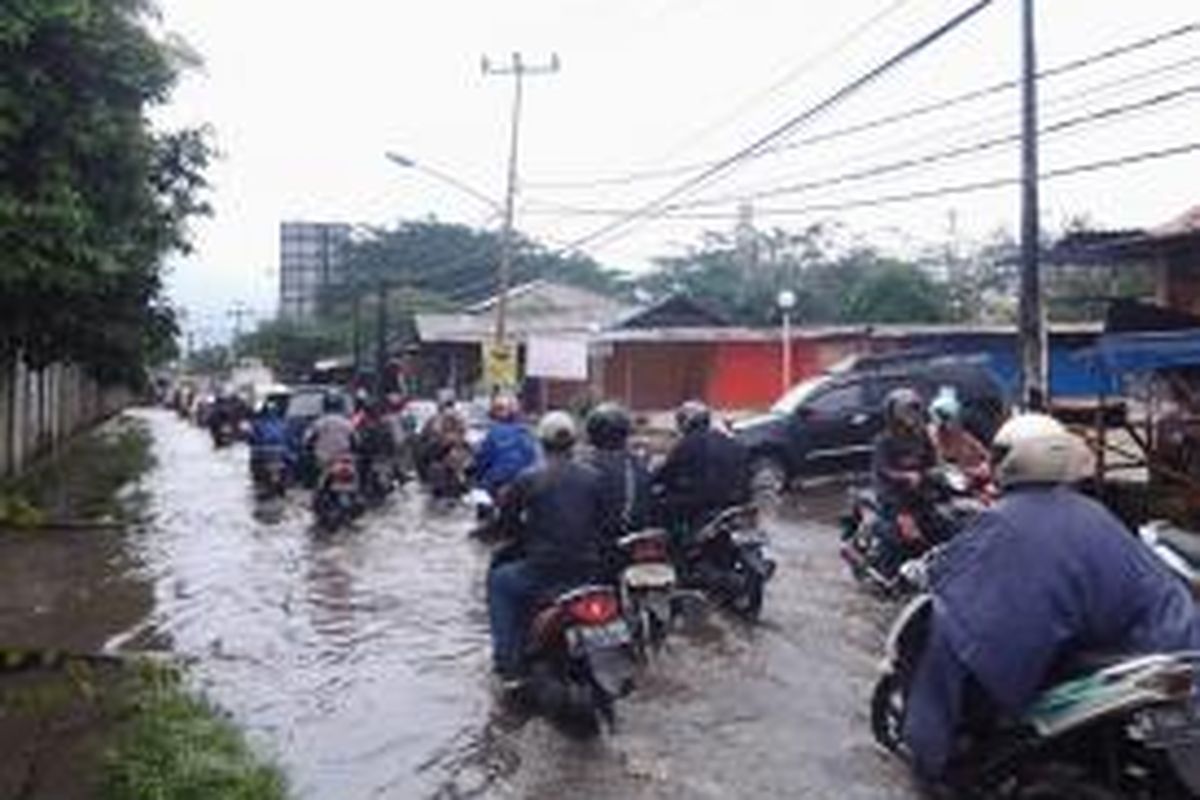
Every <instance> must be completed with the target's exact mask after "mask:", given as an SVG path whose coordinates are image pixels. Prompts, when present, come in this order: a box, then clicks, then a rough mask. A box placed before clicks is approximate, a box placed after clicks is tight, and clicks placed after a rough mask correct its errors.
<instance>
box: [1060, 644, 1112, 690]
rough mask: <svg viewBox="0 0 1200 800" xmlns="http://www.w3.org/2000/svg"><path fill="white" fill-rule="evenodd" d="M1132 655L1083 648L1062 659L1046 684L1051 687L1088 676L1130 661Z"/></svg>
mask: <svg viewBox="0 0 1200 800" xmlns="http://www.w3.org/2000/svg"><path fill="white" fill-rule="evenodd" d="M1131 657H1132V656H1130V654H1129V653H1121V652H1116V651H1112V650H1083V651H1080V652H1078V653H1073V654H1071V655H1070V656H1067V657H1066V658H1065V659H1062V660H1061V661H1060V662H1059V663H1058V664H1057V665H1056V666H1055V667H1054V669H1053V670H1051V673H1050V679H1049V680H1048V681H1046V684H1045V685H1046V686H1047V687H1050V686H1053V685H1055V684H1059V683H1064V682H1066V681H1070V680H1075V679H1076V678H1086V677H1087V676H1088V675H1094V674H1095V673H1097V672H1099V671H1100V670H1103V669H1108V668H1109V667H1115V666H1116V665H1117V664H1120V663H1122V662H1124V661H1128V660H1129V659H1130V658H1131Z"/></svg>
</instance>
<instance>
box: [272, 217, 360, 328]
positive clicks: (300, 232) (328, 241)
mask: <svg viewBox="0 0 1200 800" xmlns="http://www.w3.org/2000/svg"><path fill="white" fill-rule="evenodd" d="M349 241H350V226H349V225H347V224H345V223H342V222H284V223H281V224H280V226H279V316H280V318H282V319H293V320H300V319H312V317H313V316H314V315H315V314H316V312H317V300H318V297H319V296H320V294H321V290H322V289H324V288H325V287H326V286H333V285H336V284H339V283H341V282H342V281H344V280H345V279H346V246H347V244H348V243H349Z"/></svg>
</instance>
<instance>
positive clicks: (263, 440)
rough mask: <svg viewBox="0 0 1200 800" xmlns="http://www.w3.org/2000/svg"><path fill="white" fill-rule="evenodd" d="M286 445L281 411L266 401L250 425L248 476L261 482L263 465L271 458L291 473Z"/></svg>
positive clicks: (285, 429)
mask: <svg viewBox="0 0 1200 800" xmlns="http://www.w3.org/2000/svg"><path fill="white" fill-rule="evenodd" d="M287 443H288V441H287V421H286V420H285V419H284V416H283V409H282V408H280V406H279V404H278V403H275V402H272V401H270V400H268V401H266V402H264V403H263V405H262V408H260V409H259V412H258V413H257V414H255V415H254V419H253V420H252V421H251V423H250V474H251V475H252V476H253V478H254V480H255V481H256V482H258V481H261V480H262V477H261V476H262V469H263V465H264V464H266V463H267V462H268V461H269V460H270V459H272V458H279V459H281V460H282V461H283V464H284V468H285V470H287V471H289V472H290V471H291V469H292V464H290V463H289V461H290V459H289V454H288V446H287Z"/></svg>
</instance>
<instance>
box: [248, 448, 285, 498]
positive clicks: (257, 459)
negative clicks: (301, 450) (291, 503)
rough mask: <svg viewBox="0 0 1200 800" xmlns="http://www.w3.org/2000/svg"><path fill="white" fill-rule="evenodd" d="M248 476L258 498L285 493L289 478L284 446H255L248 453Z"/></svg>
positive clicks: (274, 496)
mask: <svg viewBox="0 0 1200 800" xmlns="http://www.w3.org/2000/svg"><path fill="white" fill-rule="evenodd" d="M250 477H251V480H252V481H253V482H254V494H255V496H256V497H257V498H258V499H260V500H271V499H275V498H278V497H283V496H284V494H286V493H287V486H288V480H289V476H288V468H287V459H286V457H285V451H284V448H283V447H273V446H262V447H255V448H254V449H253V450H252V451H251V453H250Z"/></svg>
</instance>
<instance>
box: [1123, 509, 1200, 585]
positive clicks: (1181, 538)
mask: <svg viewBox="0 0 1200 800" xmlns="http://www.w3.org/2000/svg"><path fill="white" fill-rule="evenodd" d="M1138 537H1139V538H1140V539H1141V540H1142V541H1143V542H1144V543H1145V544H1146V546H1147V547H1149V548H1150V549H1151V550H1152V551H1153V552H1154V554H1155V555H1156V556H1158V558H1159V559H1160V560H1161V561H1162V562H1163V563H1164V564H1166V565H1167V568H1168V569H1169V570H1171V572H1173V573H1175V575H1177V576H1178V577H1179V579H1180V580H1181V581H1183V582H1184V584H1185V585H1187V587H1188V588H1189V589H1190V590H1191V591H1192V594H1194V595H1196V597H1197V598H1198V599H1200V536H1197V535H1196V534H1195V533H1192V532H1191V531H1186V530H1184V529H1182V528H1177V527H1175V526H1174V525H1172V524H1171V523H1169V522H1167V521H1166V520H1153V521H1151V522H1147V523H1146V524H1145V525H1142V526H1141V527H1139V528H1138Z"/></svg>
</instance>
